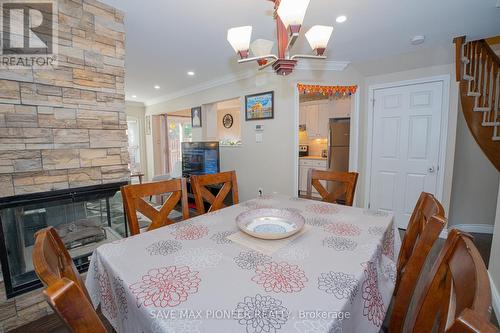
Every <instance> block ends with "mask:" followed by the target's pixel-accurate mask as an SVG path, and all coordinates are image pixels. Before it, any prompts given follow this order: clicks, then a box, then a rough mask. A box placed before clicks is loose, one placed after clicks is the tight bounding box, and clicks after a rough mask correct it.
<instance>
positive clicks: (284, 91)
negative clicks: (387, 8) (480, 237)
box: [146, 47, 498, 224]
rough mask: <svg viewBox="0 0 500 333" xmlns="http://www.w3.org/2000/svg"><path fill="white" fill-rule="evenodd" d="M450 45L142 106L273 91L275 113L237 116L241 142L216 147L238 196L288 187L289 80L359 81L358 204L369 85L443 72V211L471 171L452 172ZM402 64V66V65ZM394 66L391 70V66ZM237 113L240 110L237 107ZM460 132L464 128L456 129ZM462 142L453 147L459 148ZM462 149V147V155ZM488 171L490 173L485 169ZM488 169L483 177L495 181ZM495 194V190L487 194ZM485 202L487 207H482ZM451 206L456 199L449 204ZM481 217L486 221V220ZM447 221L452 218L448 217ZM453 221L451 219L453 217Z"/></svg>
mask: <svg viewBox="0 0 500 333" xmlns="http://www.w3.org/2000/svg"><path fill="white" fill-rule="evenodd" d="M452 59H453V50H452V48H451V47H450V48H449V49H437V50H434V51H432V50H429V49H422V50H421V51H418V52H415V53H410V54H405V55H400V56H398V57H392V58H390V59H384V60H381V61H375V62H370V63H363V64H352V65H350V66H349V67H348V68H347V69H346V70H344V71H343V72H334V71H313V72H311V71H296V72H295V73H293V74H292V75H291V76H290V77H286V78H283V77H278V76H277V75H275V74H267V73H259V74H257V76H256V77H253V78H249V79H245V80H241V81H238V82H233V83H231V84H227V85H223V86H219V87H215V88H212V89H209V90H205V91H201V92H198V93H195V94H192V95H189V96H184V97H180V98H177V99H174V100H170V101H167V102H163V103H160V104H156V105H152V106H148V107H147V108H146V112H147V113H148V114H157V113H161V112H165V111H174V110H180V109H185V108H189V107H191V106H193V105H202V104H206V103H212V102H214V101H219V100H225V99H231V98H237V97H242V96H244V95H246V94H251V93H257V92H263V91H267V90H274V91H275V119H274V120H266V121H258V122H253V121H252V122H248V121H244V120H242V122H241V126H242V128H241V131H242V146H241V147H240V148H236V149H235V148H222V150H221V162H222V164H221V165H222V168H223V169H224V170H230V169H235V170H236V171H237V172H238V177H239V183H240V192H241V196H242V200H245V199H248V198H251V197H254V196H255V195H256V194H257V189H258V188H259V187H263V188H264V191H265V192H266V193H270V192H274V191H276V192H281V193H285V194H293V193H294V186H293V184H294V177H295V174H294V168H295V164H296V160H295V156H296V155H295V154H296V147H295V146H294V142H295V141H294V140H295V138H294V135H295V128H294V126H295V117H296V116H297V117H298V114H297V115H295V113H294V112H295V111H294V110H295V108H296V106H297V105H296V100H295V98H296V96H295V89H294V86H295V84H296V83H297V82H304V83H318V84H339V85H350V84H357V85H358V86H359V89H358V93H357V94H359V96H357V101H358V102H359V104H360V113H359V115H355V114H353V115H352V118H353V119H355V118H356V117H359V135H358V140H359V147H358V153H357V157H358V159H359V164H358V168H357V170H358V171H359V172H360V173H361V177H360V180H359V182H358V188H357V197H358V205H359V206H364V205H365V182H366V178H365V176H366V175H365V174H366V172H365V170H366V165H367V161H366V151H367V138H366V133H367V131H368V125H367V119H368V116H367V112H368V110H369V103H370V96H369V91H368V90H369V87H370V86H371V85H377V84H383V83H389V82H395V81H405V80H413V79H420V78H425V77H431V76H443V75H448V76H449V82H448V84H449V88H450V93H449V96H444V97H445V100H446V99H447V100H449V115H448V121H447V137H446V142H447V145H446V152H445V157H444V160H445V168H444V170H443V172H444V189H443V193H442V201H443V205H444V206H445V209H446V211H447V212H449V211H450V206H451V204H450V201H451V193H452V188H453V187H454V186H455V187H460V186H462V185H461V184H463V182H469V181H471V180H473V179H474V177H476V174H475V173H474V172H472V171H471V172H468V173H465V174H463V175H462V176H461V177H459V178H457V177H455V178H454V177H453V172H454V164H455V141H456V130H457V115H458V85H457V83H456V82H455V79H454V78H455V72H454V65H453V64H452ZM404 69H407V70H404ZM396 70H397V71H396ZM242 116H243V111H242ZM256 124H263V125H264V142H263V143H256V142H255V125H256ZM459 134H460V136H461V138H459V140H462V136H463V135H465V134H466V133H463V132H460V133H459ZM461 149H462V147H457V150H461ZM467 154H468V152H467V151H465V156H466V155H467ZM488 175H490V174H488ZM488 175H482V176H483V177H485V178H487V179H486V180H485V182H489V183H493V184H495V182H498V179H491V177H489V176H488ZM463 194H464V196H463V197H461V198H456V197H455V198H454V199H453V200H467V201H468V202H469V203H472V206H473V207H474V209H475V210H486V211H490V212H491V209H492V207H495V206H493V205H492V203H491V202H489V201H481V200H477V199H478V198H479V197H478V196H477V195H474V196H473V195H471V194H470V193H469V192H464V193H463ZM493 197H494V198H495V196H493ZM485 205H487V206H488V207H485ZM454 207H456V205H454ZM484 223H487V222H486V221H485V222H484ZM450 224H454V223H453V221H451V222H450ZM455 224H456V223H455Z"/></svg>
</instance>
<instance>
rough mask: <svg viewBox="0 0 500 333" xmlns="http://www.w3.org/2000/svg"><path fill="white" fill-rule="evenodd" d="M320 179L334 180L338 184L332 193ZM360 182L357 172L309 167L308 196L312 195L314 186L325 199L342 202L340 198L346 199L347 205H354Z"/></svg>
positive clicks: (331, 201)
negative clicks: (357, 186) (357, 184)
mask: <svg viewBox="0 0 500 333" xmlns="http://www.w3.org/2000/svg"><path fill="white" fill-rule="evenodd" d="M320 180H324V181H329V182H334V183H335V184H336V185H337V186H336V189H334V190H333V191H332V192H331V193H330V192H328V191H327V190H326V189H325V187H324V186H323V185H322V184H321V182H320ZM357 182H358V173H357V172H335V171H322V170H315V169H309V171H308V173H307V196H308V197H309V198H311V197H312V188H313V187H314V188H315V189H316V191H318V193H319V194H320V195H321V198H323V201H326V202H330V203H340V202H339V199H343V200H344V201H345V203H344V204H345V205H346V206H352V203H353V201H354V192H355V191H356V183H357Z"/></svg>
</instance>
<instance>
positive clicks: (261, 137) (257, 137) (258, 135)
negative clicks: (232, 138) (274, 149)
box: [255, 133, 264, 143]
mask: <svg viewBox="0 0 500 333" xmlns="http://www.w3.org/2000/svg"><path fill="white" fill-rule="evenodd" d="M262 141H264V134H262V133H255V142H257V143H261V142H262Z"/></svg>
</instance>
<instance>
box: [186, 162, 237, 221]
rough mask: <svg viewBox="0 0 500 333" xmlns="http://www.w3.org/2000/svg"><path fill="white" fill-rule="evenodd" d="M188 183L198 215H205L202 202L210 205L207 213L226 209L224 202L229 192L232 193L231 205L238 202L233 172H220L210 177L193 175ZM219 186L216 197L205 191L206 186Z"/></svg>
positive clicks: (234, 173)
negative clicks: (191, 189)
mask: <svg viewBox="0 0 500 333" xmlns="http://www.w3.org/2000/svg"><path fill="white" fill-rule="evenodd" d="M190 181H191V186H192V188H193V193H194V199H195V202H196V210H197V211H198V214H205V204H204V200H206V201H207V202H208V203H209V204H210V208H209V209H208V212H214V211H216V210H219V209H221V208H224V207H226V205H225V204H224V200H225V199H226V197H227V196H228V194H229V192H232V199H233V205H235V204H237V203H238V202H239V200H238V181H237V179H236V172H235V171H227V172H220V173H216V174H210V175H193V176H191V177H190ZM219 184H222V187H221V188H220V190H219V192H218V193H217V195H216V196H214V195H213V194H212V192H210V191H209V190H208V189H207V186H210V185H219Z"/></svg>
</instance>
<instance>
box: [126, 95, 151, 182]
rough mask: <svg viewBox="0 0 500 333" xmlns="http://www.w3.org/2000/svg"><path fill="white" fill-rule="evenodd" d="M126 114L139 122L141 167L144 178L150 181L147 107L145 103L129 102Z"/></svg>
mask: <svg viewBox="0 0 500 333" xmlns="http://www.w3.org/2000/svg"><path fill="white" fill-rule="evenodd" d="M125 113H126V114H127V116H130V117H134V118H135V119H137V120H138V122H139V135H140V142H139V150H140V155H141V166H142V170H141V171H142V172H144V176H145V178H146V179H148V174H147V170H148V166H147V162H148V160H147V158H146V118H145V117H146V107H145V106H144V104H143V103H137V102H129V101H127V102H126V104H125Z"/></svg>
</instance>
